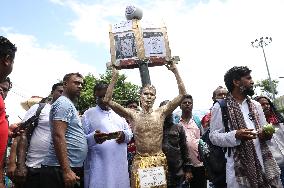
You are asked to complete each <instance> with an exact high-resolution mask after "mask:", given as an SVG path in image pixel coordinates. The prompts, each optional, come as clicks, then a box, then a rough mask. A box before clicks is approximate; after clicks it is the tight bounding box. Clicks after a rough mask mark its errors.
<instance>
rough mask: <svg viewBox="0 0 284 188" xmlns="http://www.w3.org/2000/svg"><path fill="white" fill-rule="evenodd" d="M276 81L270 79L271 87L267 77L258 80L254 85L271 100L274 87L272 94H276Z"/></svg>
mask: <svg viewBox="0 0 284 188" xmlns="http://www.w3.org/2000/svg"><path fill="white" fill-rule="evenodd" d="M278 82H279V81H278V80H272V85H273V88H271V87H270V82H269V79H265V80H260V81H257V82H256V84H255V87H256V88H259V89H260V91H261V92H262V94H264V95H266V96H267V97H269V98H270V99H271V100H273V89H274V94H275V95H277V94H278V91H277V86H278Z"/></svg>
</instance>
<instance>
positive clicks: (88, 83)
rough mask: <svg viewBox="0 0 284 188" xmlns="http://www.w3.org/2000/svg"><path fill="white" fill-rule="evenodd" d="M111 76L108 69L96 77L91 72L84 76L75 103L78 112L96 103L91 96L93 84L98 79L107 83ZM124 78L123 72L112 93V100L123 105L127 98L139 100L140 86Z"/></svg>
mask: <svg viewBox="0 0 284 188" xmlns="http://www.w3.org/2000/svg"><path fill="white" fill-rule="evenodd" d="M111 77H112V74H111V71H110V70H107V71H106V73H105V74H102V75H100V76H99V78H96V77H95V76H94V75H92V74H88V75H87V76H85V77H84V87H83V90H82V92H81V96H80V99H79V101H78V104H77V109H78V110H79V112H80V114H83V113H84V112H85V111H86V110H87V109H88V108H90V107H93V106H95V105H96V101H95V97H94V96H93V88H94V86H95V84H96V83H98V82H100V81H105V82H107V83H109V82H110V80H111ZM126 78H127V77H126V76H125V75H124V74H120V75H119V77H118V80H117V83H116V85H115V89H114V94H113V100H114V101H116V102H117V103H119V104H121V105H123V106H125V103H126V102H127V101H128V100H137V101H139V89H140V87H139V86H137V85H135V84H132V83H131V82H126V81H125V80H126Z"/></svg>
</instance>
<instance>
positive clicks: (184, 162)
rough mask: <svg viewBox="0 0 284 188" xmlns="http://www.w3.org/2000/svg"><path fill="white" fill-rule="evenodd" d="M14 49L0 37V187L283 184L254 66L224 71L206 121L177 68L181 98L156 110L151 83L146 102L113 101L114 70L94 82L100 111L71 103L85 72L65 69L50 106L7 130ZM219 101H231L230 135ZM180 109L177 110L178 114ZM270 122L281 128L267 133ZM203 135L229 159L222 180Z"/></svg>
mask: <svg viewBox="0 0 284 188" xmlns="http://www.w3.org/2000/svg"><path fill="white" fill-rule="evenodd" d="M16 51H17V48H16V47H15V45H14V44H12V43H11V42H10V41H9V40H8V39H7V38H5V37H3V36H0V94H1V95H0V188H4V187H5V181H4V177H5V176H7V177H9V179H10V180H11V181H12V182H13V183H12V185H10V186H12V187H16V188H41V187H42V188H45V187H46V188H47V187H53V188H63V187H74V188H83V187H84V188H129V187H132V188H136V187H137V188H138V187H169V188H189V187H190V188H206V187H212V188H226V187H228V188H281V187H283V185H284V125H283V123H284V118H283V116H282V115H281V114H280V113H279V112H278V111H277V109H276V107H275V106H274V104H273V102H271V100H270V99H269V98H268V97H265V96H257V97H255V98H254V99H252V96H253V95H254V90H253V84H254V82H253V79H252V77H251V70H250V69H249V68H248V67H245V66H238V67H237V66H235V67H233V68H231V69H230V70H228V71H227V72H226V73H225V75H224V82H225V85H226V88H224V87H221V86H219V87H217V89H216V90H214V91H213V97H212V99H213V102H214V103H213V106H212V107H211V108H210V109H209V110H208V113H207V114H206V115H205V116H204V117H202V118H201V121H200V119H199V117H197V116H195V115H194V114H193V97H192V96H191V95H190V94H188V93H187V92H186V90H185V87H184V84H183V81H182V79H181V77H180V75H179V72H178V70H177V67H176V65H175V64H174V63H171V64H170V65H169V66H168V68H169V70H170V71H171V72H173V74H174V76H175V78H176V81H177V86H178V90H179V94H178V95H177V96H176V97H175V98H174V99H173V100H165V101H163V102H161V103H160V106H159V108H157V109H153V104H154V102H155V99H156V89H155V87H154V86H152V85H145V86H144V87H143V88H142V89H141V92H140V101H128V102H127V104H126V106H122V105H120V104H118V103H116V102H115V101H113V100H112V94H113V90H114V87H115V83H116V80H117V78H118V71H117V70H116V68H115V67H113V68H112V74H113V75H112V80H111V82H110V83H105V82H98V83H96V85H95V87H94V88H93V95H94V98H95V100H96V104H97V105H96V106H95V107H91V108H89V109H88V110H86V111H85V112H84V114H82V115H79V113H78V111H77V109H76V107H75V105H74V103H75V101H76V99H78V98H79V97H80V92H81V90H82V86H83V76H82V75H81V74H79V73H69V74H66V75H65V76H64V78H63V82H60V83H55V84H54V85H53V86H52V87H51V95H50V96H51V100H48V99H44V100H42V101H41V102H40V103H38V104H35V105H33V106H32V107H31V108H30V109H29V110H28V111H27V112H26V115H25V117H24V119H23V120H22V122H20V123H15V124H11V125H10V126H9V123H8V117H7V115H6V113H5V104H4V100H5V98H6V96H7V94H8V92H9V90H10V89H11V87H12V83H11V81H10V79H9V77H8V75H9V74H10V73H11V72H12V69H13V64H14V58H15V54H16ZM219 100H222V101H225V104H226V112H225V113H226V114H227V119H228V127H229V129H226V128H225V126H224V120H223V118H224V112H223V108H222V106H221V105H220V104H221V103H219V102H216V101H219ZM178 107H179V108H180V112H176V111H175V110H178ZM174 111H175V112H174ZM29 121H31V122H29ZM26 122H29V123H26ZM268 123H270V124H272V125H273V126H274V128H275V132H267V131H265V129H264V127H265V126H266V125H267V124H268ZM24 125H26V126H24ZM205 134H208V135H209V138H210V141H211V142H212V144H213V145H214V146H218V147H220V148H222V151H223V152H224V157H225V158H226V165H225V169H224V170H223V172H222V173H223V175H224V178H223V179H221V180H218V181H217V180H216V181H215V180H212V179H210V178H209V180H210V181H211V183H210V184H209V185H208V183H207V182H208V169H209V167H208V163H206V162H205V161H202V159H201V156H200V155H201V153H200V151H199V145H200V141H201V140H202V139H203V135H205ZM9 137H10V139H12V144H11V150H10V155H9V156H8V157H6V154H5V153H6V148H7V143H8V138H9ZM217 162H218V159H217ZM5 165H6V167H5ZM5 169H6V170H5ZM151 170H152V171H151ZM154 170H156V171H158V172H159V174H158V175H157V174H156V177H152V176H151V173H153V171H154ZM150 172H151V173H150ZM145 173H146V175H145ZM147 173H148V174H147ZM145 177H147V178H148V179H147V178H145ZM149 177H151V178H152V179H151V178H150V180H149ZM7 186H8V185H6V187H7Z"/></svg>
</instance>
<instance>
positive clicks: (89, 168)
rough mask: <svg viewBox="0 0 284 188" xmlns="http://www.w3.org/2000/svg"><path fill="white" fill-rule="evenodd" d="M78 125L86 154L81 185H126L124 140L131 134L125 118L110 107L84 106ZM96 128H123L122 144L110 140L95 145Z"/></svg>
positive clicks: (120, 187)
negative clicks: (86, 148) (86, 107)
mask: <svg viewBox="0 0 284 188" xmlns="http://www.w3.org/2000/svg"><path fill="white" fill-rule="evenodd" d="M82 124H83V127H84V130H85V133H86V138H87V141H88V155H87V158H86V160H85V164H84V174H85V175H84V187H85V188H129V187H130V182H129V174H128V161H127V143H128V142H129V141H130V140H131V138H132V136H133V134H132V132H131V129H130V128H129V126H128V124H127V123H126V121H125V119H124V118H122V117H120V116H119V115H118V114H116V113H115V112H114V111H113V110H111V109H110V110H109V111H105V110H102V109H101V108H100V107H99V106H96V107H93V108H90V109H88V110H87V111H86V112H85V113H84V115H83V117H82ZM96 130H100V131H101V132H104V133H110V132H116V131H123V132H124V135H125V140H124V143H121V144H118V143H116V141H115V140H114V139H112V140H106V141H105V142H104V143H102V144H97V143H96V142H95V139H94V134H95V131H96Z"/></svg>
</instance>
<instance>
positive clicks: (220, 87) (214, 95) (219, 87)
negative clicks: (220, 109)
mask: <svg viewBox="0 0 284 188" xmlns="http://www.w3.org/2000/svg"><path fill="white" fill-rule="evenodd" d="M219 89H226V88H224V87H222V86H218V87H217V88H216V89H215V90H214V91H213V96H212V98H215V97H216V92H217V91H218V90H219Z"/></svg>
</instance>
